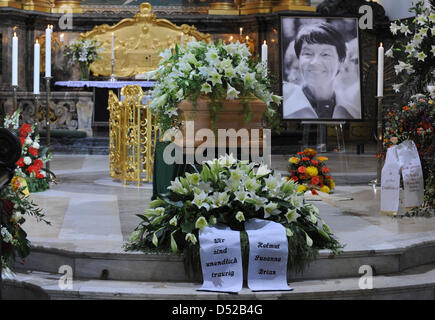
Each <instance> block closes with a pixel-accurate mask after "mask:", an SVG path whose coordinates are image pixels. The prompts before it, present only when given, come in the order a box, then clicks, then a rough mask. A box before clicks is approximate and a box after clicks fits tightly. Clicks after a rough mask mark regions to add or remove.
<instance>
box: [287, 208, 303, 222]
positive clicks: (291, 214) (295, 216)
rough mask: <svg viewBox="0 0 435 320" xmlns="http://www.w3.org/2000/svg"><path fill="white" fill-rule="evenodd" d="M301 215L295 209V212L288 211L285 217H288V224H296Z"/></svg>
mask: <svg viewBox="0 0 435 320" xmlns="http://www.w3.org/2000/svg"><path fill="white" fill-rule="evenodd" d="M300 216H301V215H300V214H299V213H297V210H296V209H293V210H290V209H289V210H287V212H286V214H285V217H286V219H287V222H288V223H291V222H296V220H297V219H298V218H299V217H300Z"/></svg>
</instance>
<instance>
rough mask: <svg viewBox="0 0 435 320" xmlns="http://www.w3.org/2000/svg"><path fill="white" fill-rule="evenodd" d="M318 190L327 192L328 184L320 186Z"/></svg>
mask: <svg viewBox="0 0 435 320" xmlns="http://www.w3.org/2000/svg"><path fill="white" fill-rule="evenodd" d="M320 191H322V192H324V193H329V191H330V190H329V188H328V186H323V187H321V188H320Z"/></svg>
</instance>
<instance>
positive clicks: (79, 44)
mask: <svg viewBox="0 0 435 320" xmlns="http://www.w3.org/2000/svg"><path fill="white" fill-rule="evenodd" d="M101 50H103V48H102V47H100V43H99V42H98V41H96V40H91V39H77V40H73V41H71V42H70V45H69V46H67V47H66V49H65V53H64V54H65V55H66V56H69V57H71V58H72V59H73V61H75V62H78V63H79V66H80V73H81V80H89V66H90V65H91V63H93V62H94V61H96V60H97V59H98V54H99V53H100V52H101Z"/></svg>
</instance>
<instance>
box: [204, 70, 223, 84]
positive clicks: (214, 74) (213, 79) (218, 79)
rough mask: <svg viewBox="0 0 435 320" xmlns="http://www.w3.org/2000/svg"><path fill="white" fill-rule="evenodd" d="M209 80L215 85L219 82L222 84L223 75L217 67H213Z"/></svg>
mask: <svg viewBox="0 0 435 320" xmlns="http://www.w3.org/2000/svg"><path fill="white" fill-rule="evenodd" d="M207 81H211V83H213V86H215V85H216V84H217V83H219V84H222V75H221V74H219V73H218V72H217V71H216V69H213V70H212V71H211V72H210V73H209V77H208V79H207Z"/></svg>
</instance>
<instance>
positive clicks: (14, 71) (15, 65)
mask: <svg viewBox="0 0 435 320" xmlns="http://www.w3.org/2000/svg"><path fill="white" fill-rule="evenodd" d="M12 86H18V37H17V34H16V33H15V32H14V36H13V37H12Z"/></svg>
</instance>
